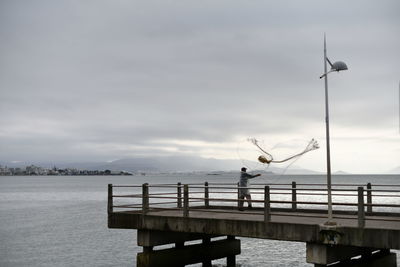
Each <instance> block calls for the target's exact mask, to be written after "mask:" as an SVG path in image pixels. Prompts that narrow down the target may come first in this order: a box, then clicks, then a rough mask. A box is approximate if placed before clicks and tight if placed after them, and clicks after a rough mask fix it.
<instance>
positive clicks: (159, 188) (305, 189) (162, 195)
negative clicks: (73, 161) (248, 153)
mask: <svg viewBox="0 0 400 267" xmlns="http://www.w3.org/2000/svg"><path fill="white" fill-rule="evenodd" d="M242 188H243V187H239V185H238V184H232V183H208V182H205V183H192V184H181V183H177V184H147V183H146V184H143V185H111V184H109V185H108V212H109V213H113V212H136V213H137V212H139V213H142V214H144V215H146V214H149V213H151V212H155V211H163V210H177V211H180V212H182V213H181V216H183V217H189V216H190V212H191V211H194V210H196V211H199V210H201V211H203V212H210V217H211V216H212V214H213V213H239V212H240V213H241V214H249V215H250V214H261V213H262V214H264V221H265V222H269V221H270V220H271V215H279V216H297V217H320V218H326V213H327V205H328V203H327V201H326V198H327V189H326V185H325V184H305V183H296V182H292V183H291V184H284V183H282V184H279V183H271V184H253V186H252V187H249V188H248V189H250V192H251V196H252V199H251V204H252V208H251V209H246V210H245V211H239V210H238V207H239V203H240V201H243V200H241V199H240V198H239V189H242ZM332 197H333V202H332V206H333V218H338V219H340V218H342V219H349V218H353V219H356V220H358V226H359V227H364V226H365V220H366V219H368V220H382V221H388V220H389V221H396V222H397V221H398V222H399V223H400V185H393V184H374V185H371V184H370V183H368V184H333V185H332ZM247 202H248V201H247V200H245V201H244V203H246V204H247ZM288 211H289V212H288ZM290 212H296V214H294V213H293V214H291V213H290ZM397 217H398V218H397Z"/></svg>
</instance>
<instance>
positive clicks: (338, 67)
mask: <svg viewBox="0 0 400 267" xmlns="http://www.w3.org/2000/svg"><path fill="white" fill-rule="evenodd" d="M347 69H348V68H347V65H346V63H344V62H343V61H336V62H335V63H333V64H332V65H331V71H338V72H339V71H342V70H347Z"/></svg>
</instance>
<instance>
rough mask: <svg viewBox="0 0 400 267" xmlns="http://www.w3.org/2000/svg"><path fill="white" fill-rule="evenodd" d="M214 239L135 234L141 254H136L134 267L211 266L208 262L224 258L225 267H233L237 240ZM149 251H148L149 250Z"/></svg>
mask: <svg viewBox="0 0 400 267" xmlns="http://www.w3.org/2000/svg"><path fill="white" fill-rule="evenodd" d="M213 237H217V236H212V235H206V234H194V233H180V232H169V231H150V230H138V238H137V241H138V245H139V246H142V247H143V252H142V253H138V254H137V266H138V267H152V266H185V265H188V264H195V263H202V266H204V267H208V266H211V262H212V260H215V259H221V258H227V266H235V263H236V259H235V256H236V255H238V254H240V240H238V239H235V237H234V236H228V237H227V238H226V239H222V240H221V239H220V240H216V241H213V240H211V238H213ZM194 240H198V241H199V243H197V244H190V245H186V244H185V242H186V241H194ZM168 244H171V247H170V248H166V249H152V248H153V247H155V246H159V245H168ZM150 248H151V249H150Z"/></svg>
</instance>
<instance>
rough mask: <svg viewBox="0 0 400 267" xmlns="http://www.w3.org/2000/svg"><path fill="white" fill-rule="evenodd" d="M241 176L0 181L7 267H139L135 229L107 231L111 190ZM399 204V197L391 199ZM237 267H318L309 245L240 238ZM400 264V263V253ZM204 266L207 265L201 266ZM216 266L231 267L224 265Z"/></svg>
mask: <svg viewBox="0 0 400 267" xmlns="http://www.w3.org/2000/svg"><path fill="white" fill-rule="evenodd" d="M238 176H239V174H232V173H230V174H229V173H228V174H222V175H207V174H199V173H189V174H181V173H178V174H153V175H134V176H0V266H2V267H6V266H31V267H32V266H33V267H34V266H38V267H39V266H40V267H44V266H52V267H54V266H136V254H137V253H138V252H141V251H142V250H141V247H138V246H137V244H136V231H135V230H120V229H108V228H107V185H108V184H120V185H130V184H137V185H141V184H143V183H149V184H156V183H177V182H181V183H203V182H205V181H208V182H214V183H236V182H237V180H238ZM256 180H257V183H261V184H262V183H291V182H292V181H296V182H297V183H325V182H326V176H324V175H279V176H277V175H263V176H261V177H260V178H258V179H256ZM368 182H371V183H372V184H393V185H399V184H400V175H334V176H333V177H332V183H334V184H335V183H354V184H361V183H363V184H366V183H368ZM390 201H391V202H392V203H397V204H400V198H391V199H390ZM240 240H241V254H240V255H238V256H237V258H236V262H237V266H243V267H244V266H313V265H312V264H307V263H306V246H305V243H302V242H287V241H276V240H263V239H251V238H240ZM393 251H394V252H396V253H397V262H398V264H399V263H400V258H399V255H400V251H396V250H393ZM194 266H200V265H194ZM213 266H226V261H225V260H224V259H221V260H216V261H213Z"/></svg>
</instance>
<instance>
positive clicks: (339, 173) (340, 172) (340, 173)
mask: <svg viewBox="0 0 400 267" xmlns="http://www.w3.org/2000/svg"><path fill="white" fill-rule="evenodd" d="M333 174H335V175H348V174H350V173H348V172H344V171H337V172H334V173H333Z"/></svg>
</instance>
